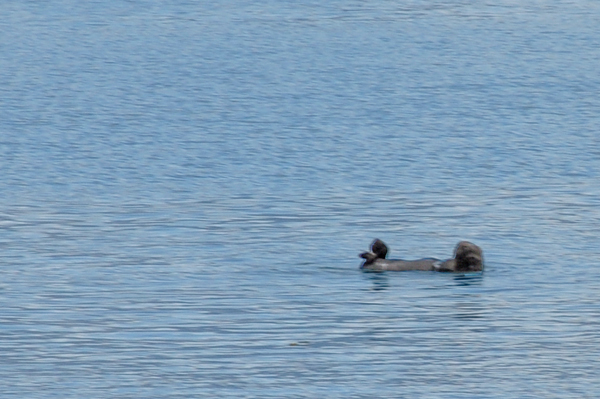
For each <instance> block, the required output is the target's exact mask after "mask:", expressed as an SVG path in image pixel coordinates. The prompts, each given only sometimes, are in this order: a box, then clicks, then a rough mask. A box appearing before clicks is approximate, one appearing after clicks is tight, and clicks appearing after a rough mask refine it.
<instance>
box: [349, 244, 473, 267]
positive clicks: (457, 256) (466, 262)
mask: <svg viewBox="0 0 600 399" xmlns="http://www.w3.org/2000/svg"><path fill="white" fill-rule="evenodd" d="M387 253H388V248H387V245H385V243H384V242H383V241H381V240H380V239H376V240H375V241H373V243H372V244H371V251H370V252H363V253H362V254H360V255H359V256H360V257H361V258H363V259H365V261H364V262H363V264H362V265H361V266H360V268H361V269H365V270H377V271H384V270H394V271H404V270H425V271H436V272H454V273H472V272H479V271H482V270H483V251H481V248H479V247H478V246H477V245H475V244H473V243H471V242H468V241H461V242H459V243H458V244H457V245H456V248H455V249H454V258H452V259H448V260H444V261H442V260H439V259H435V258H425V259H418V260H402V259H386V258H385V257H386V256H387Z"/></svg>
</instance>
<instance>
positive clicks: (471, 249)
mask: <svg viewBox="0 0 600 399" xmlns="http://www.w3.org/2000/svg"><path fill="white" fill-rule="evenodd" d="M454 258H455V259H456V271H461V272H478V271H481V270H483V251H482V250H481V248H479V247H478V246H477V245H475V244H473V243H470V242H468V241H461V242H459V243H458V245H457V246H456V249H455V250H454Z"/></svg>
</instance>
